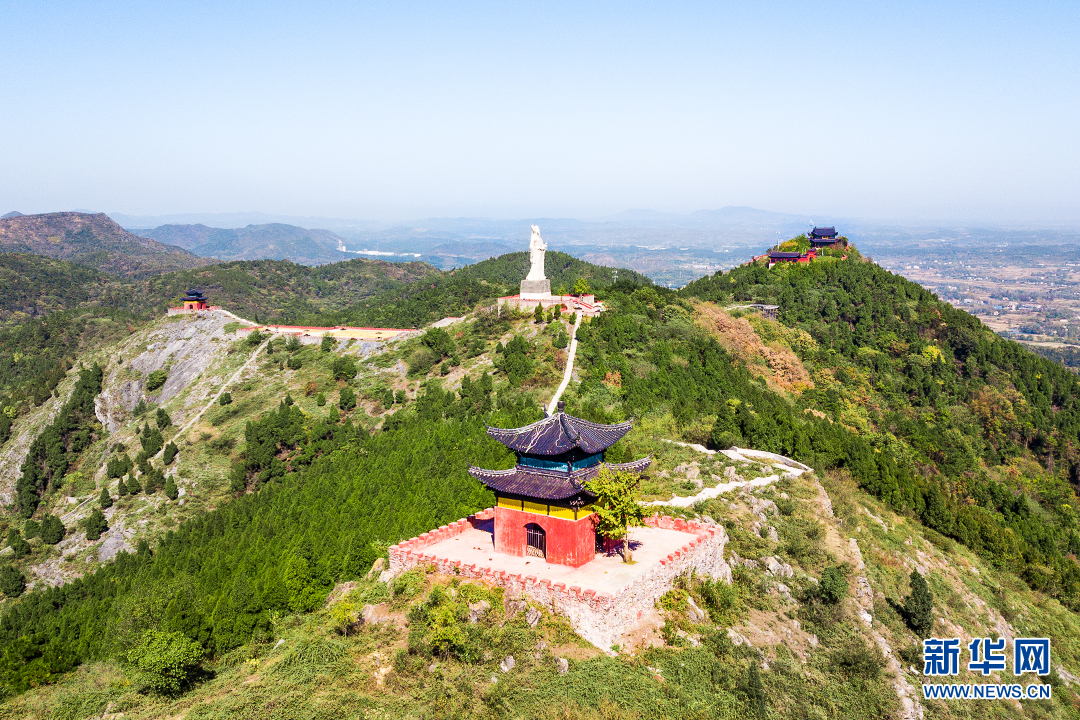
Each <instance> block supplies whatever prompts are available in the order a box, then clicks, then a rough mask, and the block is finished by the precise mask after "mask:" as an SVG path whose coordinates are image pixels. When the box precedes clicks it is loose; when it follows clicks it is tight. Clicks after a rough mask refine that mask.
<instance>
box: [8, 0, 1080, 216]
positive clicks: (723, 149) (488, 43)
mask: <svg viewBox="0 0 1080 720" xmlns="http://www.w3.org/2000/svg"><path fill="white" fill-rule="evenodd" d="M725 205H751V206H755V207H760V208H766V209H771V210H778V211H784V212H797V213H806V214H810V215H815V214H820V215H825V214H829V215H833V216H859V217H868V218H869V217H878V218H942V219H967V220H973V219H983V220H988V221H1010V220H1015V221H1049V222H1054V221H1061V220H1066V221H1071V222H1080V2H1075V1H1074V2H1058V3H1047V2H1014V3H975V2H969V3H958V2H926V3H916V2H910V1H906V2H876V1H874V0H862V1H860V2H851V3H839V2H837V3H779V2H746V1H745V0H743V1H742V2H738V3H731V4H725V3H702V4H691V3H670V2H657V3H649V4H635V3H631V2H618V3H610V4H603V3H582V2H572V3H557V2H551V1H548V2H542V3H541V2H536V3H529V4H525V3H508V2H497V3H481V2H472V3H467V4H465V3H463V4H460V5H457V6H455V5H453V4H451V3H447V2H440V3H430V4H421V3H397V2H394V3H390V2H388V3H357V2H343V3H318V2H303V3H299V2H297V3H289V4H275V3H272V2H265V1H264V2H259V3H243V2H212V3H211V2H206V3H196V2H192V3H169V2H145V1H144V0H143V1H139V2H128V3H118V2H63V1H62V0H61V1H55V0H54V1H53V2H49V3H44V2H40V1H37V2H23V3H20V2H9V1H7V0H0V213H2V212H5V211H7V210H9V209H18V210H20V211H22V212H45V211H52V210H63V209H73V208H92V209H98V210H103V211H118V212H124V213H132V214H156V213H174V212H231V211H249V210H254V211H262V212H268V213H290V214H297V215H322V216H333V217H357V218H370V219H379V218H403V217H421V216H427V215H452V216H458V215H491V216H501V217H518V216H578V217H588V216H596V215H601V214H605V213H611V212H618V211H621V210H625V209H628V208H655V209H659V210H666V211H675V212H684V211H691V210H697V209H702V208H717V207H721V206H725Z"/></svg>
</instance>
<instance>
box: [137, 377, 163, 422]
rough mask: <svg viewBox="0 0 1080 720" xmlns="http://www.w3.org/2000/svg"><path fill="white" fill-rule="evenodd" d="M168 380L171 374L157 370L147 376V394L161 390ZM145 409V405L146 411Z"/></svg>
mask: <svg viewBox="0 0 1080 720" xmlns="http://www.w3.org/2000/svg"><path fill="white" fill-rule="evenodd" d="M168 379H169V374H168V373H167V372H165V371H164V370H155V371H154V372H152V373H150V374H149V375H147V376H146V392H154V391H155V390H160V389H161V387H162V386H163V385H165V381H166V380H168ZM136 409H138V407H136ZM145 409H146V406H145V405H144V406H143V410H144V411H145ZM139 414H141V413H139Z"/></svg>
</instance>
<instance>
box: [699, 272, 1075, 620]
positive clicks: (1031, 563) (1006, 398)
mask: <svg viewBox="0 0 1080 720" xmlns="http://www.w3.org/2000/svg"><path fill="white" fill-rule="evenodd" d="M682 295H683V296H684V297H691V298H700V299H704V300H711V301H716V302H720V303H724V302H727V301H731V300H734V301H748V300H754V301H764V302H771V303H775V304H778V305H779V306H780V310H779V313H780V321H781V323H783V324H784V325H786V326H788V327H793V328H799V329H802V330H804V331H806V332H807V333H808V334H809V335H810V336H811V337H812V338H813V339H814V340H815V341H816V347H814V348H812V349H811V348H808V347H804V348H803V350H802V352H801V359H802V360H804V361H805V362H807V363H809V364H810V365H811V366H813V367H816V368H824V369H829V371H830V373H829V374H830V375H831V377H832V381H833V382H832V385H831V386H829V387H824V386H823V387H815V388H813V389H811V390H807V391H805V392H803V393H802V395H801V396H800V397H799V398H798V399H797V400H795V402H794V409H795V410H796V411H800V412H798V417H799V418H800V419H799V420H798V421H797V422H795V423H794V425H795V427H796V428H799V429H798V430H796V432H795V433H794V434H793V436H791V438H790V439H787V435H786V433H781V434H780V435H779V436H775V435H773V437H775V438H776V439H774V440H772V442H771V444H772V445H774V446H776V447H783V448H784V449H785V450H790V451H791V452H792V453H793V454H794V455H795V456H802V457H805V458H807V459H808V461H810V462H811V463H813V464H815V466H817V467H824V468H827V467H844V468H847V469H849V470H850V471H851V472H852V474H853V475H855V476H856V477H857V478H858V479H859V480H860V482H861V483H862V484H863V485H864V487H866V488H867V489H868V490H869V491H871V492H872V493H873V494H875V495H877V496H879V497H881V498H883V499H885V500H886V501H888V502H889V503H890V504H892V505H893V506H894V507H895V508H898V509H902V510H906V511H907V512H910V513H913V514H915V515H916V516H918V517H919V518H920V519H921V520H922V521H923V522H924V523H925V524H927V525H928V526H930V527H932V528H934V529H935V530H938V531H939V532H941V533H942V534H944V535H947V536H950V537H953V538H956V539H958V540H960V541H961V542H963V543H965V544H966V545H968V546H969V547H971V548H973V549H974V550H976V551H977V552H979V553H981V554H983V555H984V556H985V557H987V558H989V559H991V560H992V561H994V562H995V563H997V564H1000V565H1002V566H1005V567H1008V568H1011V569H1013V570H1015V571H1016V572H1017V573H1018V574H1019V575H1020V576H1021V577H1023V578H1024V580H1025V581H1026V582H1027V583H1028V584H1029V585H1030V586H1031V587H1033V588H1036V589H1039V590H1042V591H1045V592H1047V593H1049V594H1051V595H1053V596H1055V597H1057V598H1058V599H1060V600H1061V602H1062V603H1063V604H1065V605H1067V606H1069V607H1071V608H1073V609H1077V608H1080V567H1078V565H1077V562H1076V560H1075V559H1074V555H1075V553H1077V552H1078V551H1080V535H1078V520H1080V518H1078V517H1077V514H1076V511H1075V509H1074V508H1075V505H1076V502H1075V498H1076V486H1077V484H1078V482H1080V453H1078V450H1080V380H1078V378H1077V377H1076V375H1074V374H1073V373H1071V372H1069V371H1068V370H1067V369H1065V368H1063V367H1062V366H1060V365H1057V364H1055V363H1053V362H1050V361H1047V360H1046V359H1044V358H1040V357H1038V356H1037V355H1035V354H1033V353H1032V352H1030V351H1028V350H1027V349H1025V348H1023V347H1022V346H1020V345H1019V344H1017V343H1014V342H1011V341H1008V340H1004V339H1002V338H1000V337H998V336H996V335H995V334H993V333H992V332H990V331H989V330H988V329H986V328H985V327H984V326H983V325H982V324H981V323H980V321H979V320H978V319H977V318H975V317H973V316H971V315H968V314H967V313H965V312H963V311H960V310H956V309H954V308H952V307H950V306H948V305H947V304H945V303H942V302H940V301H938V300H937V299H936V298H935V297H934V296H933V295H932V294H931V293H930V292H928V291H926V290H925V289H923V288H922V287H920V286H919V285H917V284H915V283H913V282H910V281H908V280H905V279H904V278H902V277H900V276H897V275H893V274H892V273H889V272H887V271H885V270H883V269H882V268H880V267H878V266H876V265H874V264H871V263H862V262H857V263H852V262H818V263H813V264H811V265H809V266H803V267H794V266H792V267H781V268H774V269H773V270H772V271H769V270H767V269H766V268H764V267H763V266H760V265H750V266H745V267H741V268H737V269H735V270H733V271H731V272H730V273H726V274H718V275H715V276H713V277H711V278H703V279H702V280H700V281H698V282H695V283H692V284H691V285H690V286H688V287H687V288H686V289H685V290H684V291H683V292H682ZM855 396H861V397H862V398H863V399H862V400H860V401H858V402H857V404H858V406H859V407H858V409H857V411H856V412H852V411H851V410H849V409H848V408H849V407H850V405H851V404H852V403H853V398H854V397H855ZM810 409H813V410H817V411H819V412H823V413H824V414H825V415H826V419H825V420H824V421H818V420H812V419H811V417H812V416H810V415H808V414H807V413H805V412H802V411H804V410H810ZM780 417H785V416H780ZM785 422H786V420H785ZM751 427H752V424H751ZM770 435H772V434H771V433H770ZM754 441H755V442H760V443H762V445H761V446H762V447H765V448H766V449H768V447H767V444H768V443H767V441H766V438H764V437H761V438H754ZM756 446H757V445H755V447H756ZM1024 460H1027V461H1028V464H1027V465H1024V464H1022V463H1023V461H1024Z"/></svg>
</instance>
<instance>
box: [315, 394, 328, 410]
mask: <svg viewBox="0 0 1080 720" xmlns="http://www.w3.org/2000/svg"><path fill="white" fill-rule="evenodd" d="M315 404H316V405H318V406H319V407H322V406H323V405H326V396H325V395H323V394H322V393H319V394H318V395H316V396H315Z"/></svg>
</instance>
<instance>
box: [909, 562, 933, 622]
mask: <svg viewBox="0 0 1080 720" xmlns="http://www.w3.org/2000/svg"><path fill="white" fill-rule="evenodd" d="M909 580H910V582H911V594H910V595H908V596H907V598H906V599H905V600H904V614H905V615H906V616H907V621H908V624H909V625H911V629H912V630H914V631H915V634H916V635H918V636H919V637H920V638H923V639H925V638H928V637H930V636H931V635H932V634H933V632H934V594H933V593H932V592H930V586H929V585H927V584H926V578H924V577H923V576H922V574H921V573H920V572H919V571H918V570H912V571H911V576H910V578H909Z"/></svg>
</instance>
